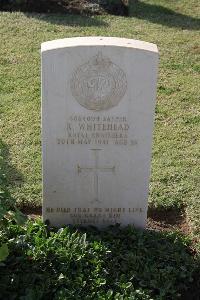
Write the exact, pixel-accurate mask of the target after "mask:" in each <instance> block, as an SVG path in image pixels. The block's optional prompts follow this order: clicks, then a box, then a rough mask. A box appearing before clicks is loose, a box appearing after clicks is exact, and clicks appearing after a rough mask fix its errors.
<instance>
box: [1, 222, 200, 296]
mask: <svg viewBox="0 0 200 300" xmlns="http://www.w3.org/2000/svg"><path fill="white" fill-rule="evenodd" d="M0 237H1V242H2V243H6V244H8V248H9V256H8V257H7V259H6V260H5V261H4V263H1V265H0V277H1V281H0V294H1V297H0V298H1V299H21V300H22V299H32V300H34V299H35V300H39V299H54V300H66V299H70V300H71V299H76V300H78V299H86V300H87V299H99V300H103V299H115V300H117V299H118V300H119V299H120V300H121V299H126V300H128V299H131V300H134V299H135V300H139V299H140V300H145V299H146V300H150V299H156V300H158V299H163V300H164V299H165V300H166V299H173V300H174V299H179V298H180V297H181V295H182V294H184V293H185V291H186V290H187V289H188V288H189V286H190V284H191V283H192V281H193V280H194V274H195V269H196V266H195V264H196V261H195V260H194V257H193V256H192V254H191V253H190V250H189V245H190V242H189V241H188V240H187V239H186V238H185V237H183V236H180V235H179V234H175V233H165V234H164V233H156V232H153V231H140V230H135V229H134V228H132V227H127V228H124V229H121V228H120V227H110V228H108V229H106V230H105V231H98V230H97V229H95V228H88V229H87V230H86V229H79V230H77V229H74V228H71V227H65V228H61V229H59V230H55V229H51V230H50V229H49V228H48V227H47V226H46V225H44V224H43V223H42V222H41V221H35V222H33V221H29V222H28V223H27V224H26V225H25V226H19V225H16V224H10V226H9V227H7V228H6V229H5V230H4V231H3V232H1V236H0ZM190 299H192V297H191V298H190Z"/></svg>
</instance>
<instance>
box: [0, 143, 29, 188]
mask: <svg viewBox="0 0 200 300" xmlns="http://www.w3.org/2000/svg"><path fill="white" fill-rule="evenodd" d="M0 156H1V157H2V159H1V161H0V179H1V182H0V183H1V184H2V185H3V186H5V187H6V188H8V187H9V186H20V185H21V184H22V183H23V180H24V179H23V175H22V174H21V173H20V172H19V171H18V170H17V169H16V168H15V167H14V166H12V165H11V164H10V153H9V146H8V145H7V144H5V143H4V142H3V141H2V140H1V139H0Z"/></svg>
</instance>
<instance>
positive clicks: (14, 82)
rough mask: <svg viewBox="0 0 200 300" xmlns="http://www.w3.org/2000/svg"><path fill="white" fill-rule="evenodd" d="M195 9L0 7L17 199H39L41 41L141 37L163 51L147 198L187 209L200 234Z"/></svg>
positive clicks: (161, 2)
mask: <svg viewBox="0 0 200 300" xmlns="http://www.w3.org/2000/svg"><path fill="white" fill-rule="evenodd" d="M198 15H200V3H199V4H198V1H196V0H190V1H189V0H176V1H172V0H170V1H165V0H151V1H141V2H140V3H139V4H138V5H137V7H136V9H135V10H134V9H132V16H131V17H118V16H111V15H104V16H92V17H86V16H85V17H84V16H82V17H81V16H73V15H50V14H34V13H33V14H28V13H27V14H26V13H19V12H14V13H9V12H1V13H0V36H1V39H0V114H1V126H0V135H1V148H2V151H3V152H2V153H3V156H4V158H5V172H6V173H7V176H8V184H9V187H10V191H11V193H12V195H13V197H14V198H15V199H16V200H17V203H18V205H19V206H20V207H24V206H29V207H39V206H41V201H42V196H41V190H42V182H41V137H40V86H41V85H40V44H41V43H42V42H44V41H48V40H53V39H60V38H66V37H75V36H95V35H96V36H100V35H101V36H118V37H126V38H132V39H139V40H144V41H148V42H152V43H156V44H157V45H158V48H159V52H160V65H159V80H158V88H157V106H156V117H155V131H154V144H153V158H152V175H151V184H150V196H149V206H150V207H152V208H155V209H164V210H168V209H171V208H173V209H178V210H180V211H183V209H185V210H186V216H187V220H188V222H189V224H190V226H191V228H192V231H193V233H194V234H196V233H197V232H198V230H199V235H200V221H199V219H200V175H199V173H200V172H199V171H200V161H199V160H200V151H199V150H200V102H199V100H200V97H199V86H200V76H199V73H200V62H199V61H200V55H199V54H200V32H199V28H200V21H198V19H197V17H198ZM198 228H199V229H198Z"/></svg>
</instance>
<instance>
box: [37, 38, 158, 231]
mask: <svg viewBox="0 0 200 300" xmlns="http://www.w3.org/2000/svg"><path fill="white" fill-rule="evenodd" d="M157 65H158V50H157V47H156V45H154V44H150V43H146V42H142V41H136V40H130V39H122V38H109V37H82V38H68V39H62V40H55V41H50V42H46V43H43V44H42V145H43V146H42V151H43V220H44V221H45V220H47V219H48V220H49V221H50V223H51V224H52V225H55V226H62V225H64V224H74V225H83V226H87V225H94V226H97V227H102V226H107V225H110V224H115V223H120V224H121V225H127V224H134V225H135V226H136V227H141V228H144V227H145V226H146V219H147V198H148V184H149V175H150V162H151V147H152V132H153V120H154V109H155V97H156V77H157Z"/></svg>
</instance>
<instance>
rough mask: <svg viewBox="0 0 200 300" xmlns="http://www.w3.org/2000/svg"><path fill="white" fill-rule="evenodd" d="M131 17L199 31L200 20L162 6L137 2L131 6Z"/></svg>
mask: <svg viewBox="0 0 200 300" xmlns="http://www.w3.org/2000/svg"><path fill="white" fill-rule="evenodd" d="M129 16H130V17H135V18H138V19H145V20H148V21H149V22H152V23H156V24H161V25H164V26H168V27H177V28H181V29H188V30H199V29H200V19H198V18H195V17H191V16H187V15H183V14H181V13H178V12H175V11H173V10H171V9H169V8H166V7H163V6H161V5H155V4H149V3H144V2H141V1H137V2H135V3H134V4H132V5H130V10H129Z"/></svg>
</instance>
